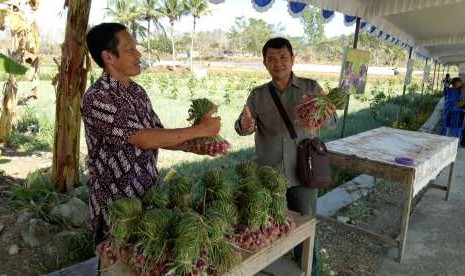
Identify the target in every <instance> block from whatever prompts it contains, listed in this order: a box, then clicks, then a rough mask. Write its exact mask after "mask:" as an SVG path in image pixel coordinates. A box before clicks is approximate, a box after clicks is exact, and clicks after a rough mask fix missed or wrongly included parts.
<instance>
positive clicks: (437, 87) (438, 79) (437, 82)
mask: <svg viewBox="0 0 465 276" xmlns="http://www.w3.org/2000/svg"><path fill="white" fill-rule="evenodd" d="M440 72H441V63H439V66H438V78H437V81H436V91H438V89H439V81H440V80H441V79H440V78H439V73H440Z"/></svg>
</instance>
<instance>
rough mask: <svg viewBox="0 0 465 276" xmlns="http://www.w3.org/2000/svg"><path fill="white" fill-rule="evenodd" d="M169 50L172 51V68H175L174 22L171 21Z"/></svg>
mask: <svg viewBox="0 0 465 276" xmlns="http://www.w3.org/2000/svg"><path fill="white" fill-rule="evenodd" d="M171 51H173V70H176V53H175V50H174V22H171Z"/></svg>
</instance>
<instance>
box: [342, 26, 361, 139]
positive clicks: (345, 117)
mask: <svg viewBox="0 0 465 276" xmlns="http://www.w3.org/2000/svg"><path fill="white" fill-rule="evenodd" d="M359 32H360V17H357V22H356V23H355V34H354V43H353V45H352V46H353V48H354V49H357V44H358V34H359ZM349 101H350V94H349V95H347V99H346V104H345V106H344V117H343V118H342V129H341V138H344V137H345V131H346V120H347V113H348V112H349Z"/></svg>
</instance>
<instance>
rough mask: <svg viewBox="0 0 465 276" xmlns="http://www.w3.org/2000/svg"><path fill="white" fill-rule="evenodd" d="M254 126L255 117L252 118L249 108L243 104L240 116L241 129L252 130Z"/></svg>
mask: <svg viewBox="0 0 465 276" xmlns="http://www.w3.org/2000/svg"><path fill="white" fill-rule="evenodd" d="M254 128H255V119H254V118H252V114H251V113H250V109H249V107H248V106H247V105H244V109H242V117H241V129H242V131H246V132H249V131H253V129H254Z"/></svg>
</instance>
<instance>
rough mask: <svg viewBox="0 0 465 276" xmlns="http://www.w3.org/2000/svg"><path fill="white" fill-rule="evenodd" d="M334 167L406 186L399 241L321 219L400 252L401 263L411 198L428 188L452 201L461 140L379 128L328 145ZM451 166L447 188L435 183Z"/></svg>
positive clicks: (331, 220) (327, 219) (399, 260)
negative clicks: (402, 160)
mask: <svg viewBox="0 0 465 276" xmlns="http://www.w3.org/2000/svg"><path fill="white" fill-rule="evenodd" d="M326 146H327V148H328V151H329V156H330V159H331V163H332V164H333V165H335V166H338V167H340V168H343V169H347V170H351V171H356V172H359V173H364V174H368V175H371V176H373V177H375V179H376V178H382V179H386V180H391V181H395V182H398V183H400V184H404V187H405V196H404V208H403V213H402V222H401V223H402V224H401V228H400V229H401V231H400V235H399V236H398V237H397V238H396V239H392V238H390V237H388V236H382V235H379V234H377V233H373V232H371V231H368V230H365V229H361V228H359V227H356V226H352V225H349V224H345V223H340V222H338V221H336V220H334V219H331V218H328V217H323V216H319V217H318V218H319V219H321V220H323V221H330V222H333V223H338V224H342V225H344V226H345V227H348V228H350V229H351V230H354V231H357V232H360V233H363V234H366V235H368V236H370V237H372V238H375V239H378V240H381V241H383V242H385V243H387V244H389V245H391V246H394V247H397V248H398V250H399V251H398V256H397V261H398V262H401V261H402V257H403V252H404V247H405V241H406V237H407V231H408V222H409V215H410V208H411V204H412V198H413V197H414V196H415V195H416V194H417V193H418V192H420V191H421V190H422V189H423V188H425V187H431V188H438V189H441V190H444V191H445V192H446V196H445V200H448V198H449V192H450V187H451V179H452V175H453V171H454V162H455V158H456V155H457V147H458V139H457V138H453V137H445V136H439V135H434V134H428V133H422V132H414V131H407V130H400V129H394V128H388V127H380V128H377V129H372V130H369V131H365V132H362V133H359V134H357V135H354V136H350V137H346V138H343V139H339V140H335V141H331V142H328V143H326ZM398 156H406V157H410V158H412V159H413V160H414V163H413V164H412V165H401V164H398V163H396V162H395V158H396V157H398ZM447 166H449V176H448V179H447V183H446V185H438V184H435V183H434V182H433V180H434V179H436V177H437V175H438V174H439V173H440V172H441V171H442V170H443V169H444V168H446V167H447Z"/></svg>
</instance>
